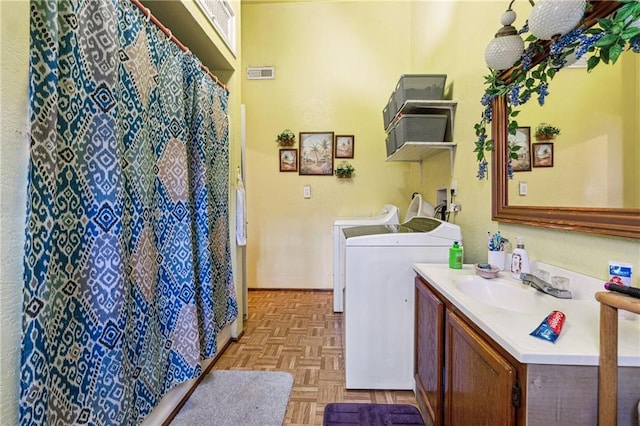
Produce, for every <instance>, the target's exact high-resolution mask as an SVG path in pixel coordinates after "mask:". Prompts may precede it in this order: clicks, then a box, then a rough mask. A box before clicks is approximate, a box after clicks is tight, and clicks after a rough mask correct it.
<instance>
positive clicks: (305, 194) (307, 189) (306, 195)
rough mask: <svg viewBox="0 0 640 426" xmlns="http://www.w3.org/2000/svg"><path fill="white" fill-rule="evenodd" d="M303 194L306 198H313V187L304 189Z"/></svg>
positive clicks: (308, 186)
mask: <svg viewBox="0 0 640 426" xmlns="http://www.w3.org/2000/svg"><path fill="white" fill-rule="evenodd" d="M302 193H303V195H304V198H311V185H305V186H304V187H303V188H302Z"/></svg>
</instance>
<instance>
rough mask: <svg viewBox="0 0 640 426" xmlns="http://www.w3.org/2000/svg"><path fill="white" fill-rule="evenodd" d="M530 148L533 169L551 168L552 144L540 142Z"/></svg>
mask: <svg viewBox="0 0 640 426" xmlns="http://www.w3.org/2000/svg"><path fill="white" fill-rule="evenodd" d="M531 146H532V148H533V167H553V143H551V142H541V143H534V144H532V145H531Z"/></svg>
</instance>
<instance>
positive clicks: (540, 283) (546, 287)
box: [520, 273, 571, 299]
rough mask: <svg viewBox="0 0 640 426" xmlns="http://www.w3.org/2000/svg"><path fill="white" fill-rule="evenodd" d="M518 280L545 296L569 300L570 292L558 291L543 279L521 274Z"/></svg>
mask: <svg viewBox="0 0 640 426" xmlns="http://www.w3.org/2000/svg"><path fill="white" fill-rule="evenodd" d="M520 279H521V280H522V282H523V283H524V284H527V285H530V286H531V287H533V288H535V289H536V290H538V291H541V292H543V293H545V294H548V295H551V296H553V297H557V298H558V299H571V292H570V291H569V290H560V289H559V288H555V287H554V286H552V285H551V284H549V283H548V282H546V281H545V280H543V279H540V278H538V277H536V276H535V275H533V274H527V273H522V274H520Z"/></svg>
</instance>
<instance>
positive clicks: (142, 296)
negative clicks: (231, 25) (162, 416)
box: [20, 0, 237, 425]
mask: <svg viewBox="0 0 640 426" xmlns="http://www.w3.org/2000/svg"><path fill="white" fill-rule="evenodd" d="M30 60H31V66H30V103H31V105H30V106H31V111H30V114H31V117H30V134H31V141H30V142H31V149H30V155H31V157H30V163H29V181H28V201H27V220H26V244H25V260H24V268H25V272H24V321H23V347H22V359H21V394H20V422H21V424H22V425H36V424H37V425H45V424H46V425H69V424H89V425H114V424H117V425H121V424H131V425H133V424H139V423H140V422H141V421H142V420H143V419H144V417H145V416H146V415H147V414H148V413H149V412H150V411H151V410H152V409H153V407H155V405H156V404H157V403H158V401H159V399H160V398H161V397H162V396H163V395H164V394H165V393H166V392H167V391H168V390H169V389H170V388H171V387H172V386H174V385H176V384H178V383H181V382H183V381H186V380H189V379H192V378H194V377H196V376H198V374H199V373H200V372H201V366H200V361H201V360H202V359H205V358H211V357H213V356H214V355H215V353H216V333H217V332H218V331H219V330H220V329H222V328H223V327H224V326H225V325H227V324H229V323H230V322H231V321H233V320H234V319H235V318H236V317H237V302H236V298H235V292H234V285H233V279H232V270H231V251H230V239H229V219H228V218H229V214H228V195H229V194H228V187H229V182H228V176H229V150H228V137H229V135H228V118H227V113H226V111H227V102H228V93H227V92H226V90H224V89H223V88H221V87H219V86H217V85H216V84H215V83H214V82H213V81H212V80H211V79H210V78H209V76H207V75H206V74H205V73H204V72H203V71H202V70H201V67H200V62H199V61H198V60H197V58H195V57H194V56H193V55H191V54H185V53H184V52H182V51H181V50H180V49H179V48H178V47H177V46H176V45H175V44H174V43H173V42H171V41H169V40H168V38H167V37H166V35H164V34H163V33H162V32H161V31H160V30H159V29H158V28H157V27H156V26H155V25H153V24H152V23H149V22H148V21H147V19H146V17H145V16H144V15H143V14H142V13H141V12H140V11H139V10H138V8H137V7H135V6H134V5H132V4H131V3H130V2H129V1H126V0H101V1H95V0H79V1H71V0H64V1H61V0H60V1H59V0H53V1H44V0H32V1H31V58H30Z"/></svg>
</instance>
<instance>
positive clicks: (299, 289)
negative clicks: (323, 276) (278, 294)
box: [247, 287, 333, 293]
mask: <svg viewBox="0 0 640 426" xmlns="http://www.w3.org/2000/svg"><path fill="white" fill-rule="evenodd" d="M247 290H248V291H310V292H319V293H323V292H327V291H330V292H333V289H332V288H289V287H287V288H257V287H251V288H248V289H247Z"/></svg>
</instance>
